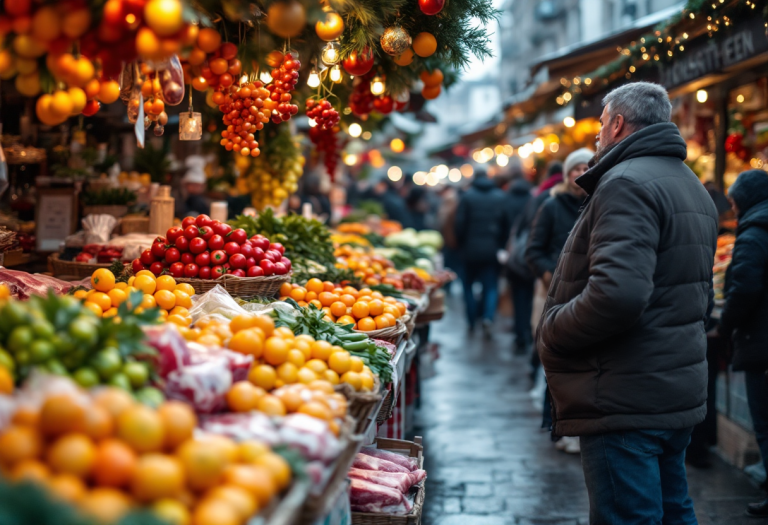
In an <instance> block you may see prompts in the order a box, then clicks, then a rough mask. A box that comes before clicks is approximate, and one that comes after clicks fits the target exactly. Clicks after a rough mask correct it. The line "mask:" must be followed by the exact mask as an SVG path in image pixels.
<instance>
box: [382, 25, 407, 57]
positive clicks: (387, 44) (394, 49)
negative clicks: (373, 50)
mask: <svg viewBox="0 0 768 525" xmlns="http://www.w3.org/2000/svg"><path fill="white" fill-rule="evenodd" d="M411 42H412V41H411V35H409V34H408V32H407V31H406V30H405V29H403V28H402V27H400V26H393V27H388V28H386V29H385V30H384V33H382V35H381V49H383V50H384V52H385V53H386V54H388V55H392V56H397V55H399V54H401V53H403V52H404V51H405V50H406V49H408V48H409V47H411Z"/></svg>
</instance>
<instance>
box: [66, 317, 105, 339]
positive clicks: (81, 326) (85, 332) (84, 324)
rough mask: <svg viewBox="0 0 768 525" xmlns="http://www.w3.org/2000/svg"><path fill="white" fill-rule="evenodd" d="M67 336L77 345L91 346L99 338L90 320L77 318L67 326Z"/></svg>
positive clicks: (97, 331)
mask: <svg viewBox="0 0 768 525" xmlns="http://www.w3.org/2000/svg"><path fill="white" fill-rule="evenodd" d="M69 335H71V336H72V337H73V338H74V339H75V341H76V342H78V343H82V344H85V345H87V346H92V345H94V344H95V343H96V341H97V340H98V338H99V330H98V328H97V327H96V324H95V323H94V322H93V321H92V320H89V319H87V318H85V317H78V318H77V319H75V320H74V321H73V322H72V324H70V325H69Z"/></svg>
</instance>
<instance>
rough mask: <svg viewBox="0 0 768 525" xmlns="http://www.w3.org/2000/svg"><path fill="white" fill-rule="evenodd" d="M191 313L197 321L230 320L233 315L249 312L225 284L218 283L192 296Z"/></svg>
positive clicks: (194, 320) (193, 319)
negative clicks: (225, 287) (233, 296)
mask: <svg viewBox="0 0 768 525" xmlns="http://www.w3.org/2000/svg"><path fill="white" fill-rule="evenodd" d="M192 303H193V304H192V308H190V309H189V315H191V316H192V321H193V322H195V323H197V322H198V321H200V320H201V319H209V318H210V319H216V320H218V321H230V320H232V318H233V317H236V316H238V315H241V314H244V313H247V312H246V311H245V310H244V309H243V307H242V306H240V305H239V304H237V301H236V300H235V299H234V298H232V296H231V295H229V292H227V291H226V290H225V289H224V287H223V286H221V285H220V284H217V285H216V286H214V287H213V288H212V289H211V290H210V291H208V292H206V293H204V294H202V295H195V296H194V297H193V298H192Z"/></svg>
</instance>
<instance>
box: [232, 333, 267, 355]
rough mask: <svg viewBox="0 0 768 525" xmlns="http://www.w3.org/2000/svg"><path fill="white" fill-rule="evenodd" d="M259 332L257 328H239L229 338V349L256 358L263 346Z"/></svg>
mask: <svg viewBox="0 0 768 525" xmlns="http://www.w3.org/2000/svg"><path fill="white" fill-rule="evenodd" d="M261 334H262V332H261V331H260V330H259V329H257V328H246V329H245V330H239V331H237V332H236V333H235V335H233V336H232V339H230V340H229V349H230V350H234V351H235V352H238V353H241V354H245V355H252V356H253V357H254V358H256V359H258V358H259V357H261V355H262V352H263V346H264V339H263V338H262V335H261Z"/></svg>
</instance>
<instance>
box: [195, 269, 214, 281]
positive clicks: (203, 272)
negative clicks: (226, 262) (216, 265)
mask: <svg viewBox="0 0 768 525" xmlns="http://www.w3.org/2000/svg"><path fill="white" fill-rule="evenodd" d="M197 276H198V277H199V278H200V279H210V278H211V267H210V266H201V267H200V271H199V272H198V273H197Z"/></svg>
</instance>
